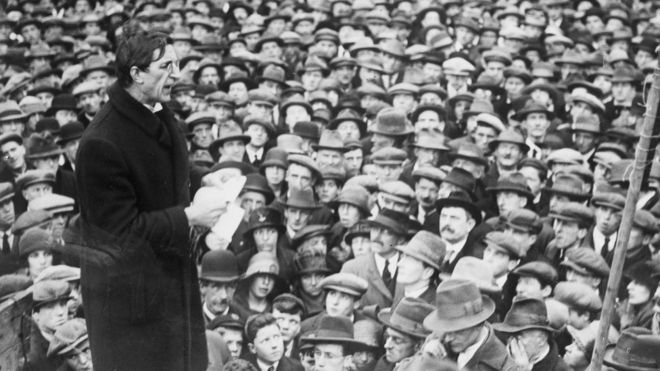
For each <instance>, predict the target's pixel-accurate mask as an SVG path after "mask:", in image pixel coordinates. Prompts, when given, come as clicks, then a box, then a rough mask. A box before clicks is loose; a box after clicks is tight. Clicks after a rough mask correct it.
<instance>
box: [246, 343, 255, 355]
mask: <svg viewBox="0 0 660 371" xmlns="http://www.w3.org/2000/svg"><path fill="white" fill-rule="evenodd" d="M248 349H249V350H250V353H252V354H257V348H255V347H254V343H248Z"/></svg>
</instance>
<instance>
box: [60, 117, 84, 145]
mask: <svg viewBox="0 0 660 371" xmlns="http://www.w3.org/2000/svg"><path fill="white" fill-rule="evenodd" d="M83 131H85V127H84V126H83V124H81V123H80V121H71V122H68V123H66V124H64V125H62V127H61V128H60V133H59V136H58V139H57V141H56V143H57V144H58V145H60V146H63V145H65V144H66V143H68V142H71V141H73V140H76V139H80V138H81V137H82V134H83Z"/></svg>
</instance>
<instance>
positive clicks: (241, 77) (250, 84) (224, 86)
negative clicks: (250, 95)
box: [197, 66, 257, 92]
mask: <svg viewBox="0 0 660 371" xmlns="http://www.w3.org/2000/svg"><path fill="white" fill-rule="evenodd" d="M200 67H201V66H200ZM197 70H198V71H199V70H200V69H199V68H198V69H197ZM200 72H201V71H200ZM237 82H242V83H243V84H245V87H246V88H247V90H252V89H256V88H257V83H256V82H254V80H253V79H251V78H250V77H249V76H248V75H247V73H246V72H244V71H236V72H234V73H232V74H231V75H229V77H227V79H226V80H225V81H223V82H222V83H221V84H220V90H222V91H225V92H227V91H229V87H230V86H231V84H234V83H237Z"/></svg>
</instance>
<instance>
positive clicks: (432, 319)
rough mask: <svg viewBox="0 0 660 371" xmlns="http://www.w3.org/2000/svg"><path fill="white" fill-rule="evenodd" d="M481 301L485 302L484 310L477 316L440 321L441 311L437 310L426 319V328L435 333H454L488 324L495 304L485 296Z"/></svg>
mask: <svg viewBox="0 0 660 371" xmlns="http://www.w3.org/2000/svg"><path fill="white" fill-rule="evenodd" d="M481 299H482V300H483V305H482V308H481V309H482V310H481V312H479V313H477V314H474V315H471V316H463V317H460V318H451V319H440V318H438V314H439V313H441V311H439V310H437V309H436V310H434V311H433V312H431V314H429V315H428V316H426V318H424V327H426V329H427V330H431V331H434V332H454V331H460V330H465V329H467V328H470V327H474V326H476V325H478V324H480V323H483V322H486V320H487V319H488V318H490V316H491V315H493V313H494V312H495V303H494V302H493V300H492V299H491V298H489V297H487V296H484V295H482V296H481Z"/></svg>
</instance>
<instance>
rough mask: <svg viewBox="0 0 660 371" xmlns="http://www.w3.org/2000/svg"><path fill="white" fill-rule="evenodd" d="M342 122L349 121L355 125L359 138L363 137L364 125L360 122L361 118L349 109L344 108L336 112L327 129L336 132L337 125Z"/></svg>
mask: <svg viewBox="0 0 660 371" xmlns="http://www.w3.org/2000/svg"><path fill="white" fill-rule="evenodd" d="M344 121H351V122H354V123H355V125H357V127H358V130H360V136H364V134H365V132H366V123H365V122H364V121H363V120H362V117H360V115H359V114H358V113H357V112H356V111H355V110H352V109H350V108H344V109H342V110H341V111H339V112H337V116H335V118H334V119H333V120H332V121H330V123H329V124H328V129H330V130H337V127H338V126H339V124H341V123H342V122H344Z"/></svg>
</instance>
